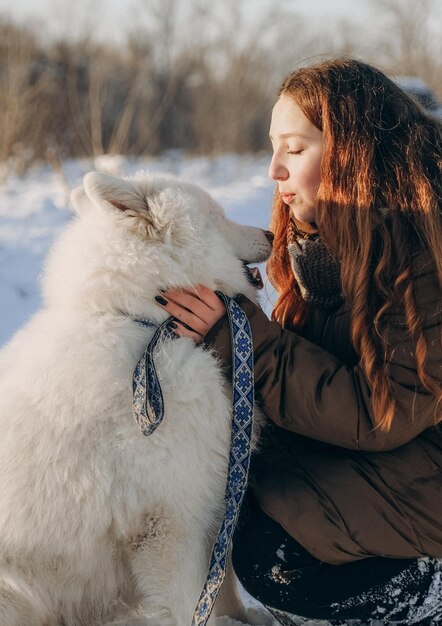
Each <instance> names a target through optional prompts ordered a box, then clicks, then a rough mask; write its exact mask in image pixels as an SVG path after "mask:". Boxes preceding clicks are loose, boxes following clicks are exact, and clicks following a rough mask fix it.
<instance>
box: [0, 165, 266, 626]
mask: <svg viewBox="0 0 442 626" xmlns="http://www.w3.org/2000/svg"><path fill="white" fill-rule="evenodd" d="M72 199H73V203H74V206H75V208H76V209H77V213H78V216H77V217H76V218H75V220H73V222H72V223H71V224H70V225H69V226H68V227H67V229H66V231H65V232H64V233H63V234H62V235H61V237H60V238H59V240H58V241H57V242H56V243H55V245H54V247H53V249H52V251H51V253H50V255H49V259H48V261H47V264H46V268H45V272H44V278H43V288H44V299H45V305H44V307H43V309H42V310H41V311H40V312H39V313H37V314H36V315H35V317H34V318H33V319H32V320H31V321H30V322H29V323H28V324H27V326H25V327H24V328H23V329H22V330H21V331H19V332H18V333H17V334H16V336H15V337H14V338H13V339H12V341H11V342H10V343H9V344H8V345H7V346H6V347H5V348H4V349H3V350H2V352H1V353H0V375H1V383H0V407H1V408H0V433H1V435H0V624H1V625H2V626H61V625H63V626H82V625H84V626H86V625H88V626H89V625H92V624H94V625H97V624H102V623H104V622H106V621H108V622H110V621H114V620H117V619H123V620H124V619H126V621H122V622H121V623H124V624H128V623H129V622H128V621H127V619H128V616H129V615H131V616H132V617H131V619H132V618H133V619H134V620H135V621H133V622H130V623H137V624H138V623H139V624H155V626H159V625H163V624H164V625H166V624H167V625H169V624H170V625H172V624H174V625H178V626H190V623H191V616H192V614H193V610H194V607H195V605H196V601H197V599H198V596H199V594H200V591H201V589H202V586H203V583H204V580H205V576H206V573H207V566H208V555H209V553H210V549H211V544H212V541H213V538H214V535H215V533H216V530H217V528H218V524H219V521H220V518H221V516H222V513H223V500H224V490H225V478H226V468H227V455H228V448H229V437H230V391H229V389H228V386H227V384H226V382H225V378H224V376H223V375H222V372H221V370H220V366H219V364H218V363H217V361H216V359H215V357H214V355H213V354H212V353H211V352H210V351H208V350H203V349H201V348H199V347H197V346H195V344H194V343H193V342H192V341H191V340H190V339H186V338H181V339H178V340H175V341H173V342H168V343H164V344H163V345H162V347H161V348H160V350H159V352H158V354H157V357H156V364H157V369H158V372H159V375H160V380H161V385H162V389H163V393H164V401H165V409H166V414H165V418H164V421H163V423H162V424H161V426H160V427H159V428H158V430H157V431H156V432H155V433H154V434H153V435H151V436H150V437H148V438H146V437H144V436H143V435H142V434H141V431H140V430H139V428H138V426H137V425H136V423H135V421H134V419H133V417H132V388H131V383H132V373H133V370H134V368H135V365H136V363H137V361H138V359H139V358H140V356H141V354H142V352H143V350H144V348H145V347H146V345H147V343H148V342H149V340H150V338H151V336H152V334H153V330H152V329H151V328H146V327H143V326H141V325H140V324H139V323H136V322H135V321H133V318H149V319H154V320H156V321H157V322H158V323H160V322H162V321H164V320H165V319H166V318H167V314H166V312H165V311H163V310H162V309H161V308H160V307H159V306H158V305H157V304H156V303H155V301H154V297H155V295H157V294H158V290H159V289H160V288H168V287H178V286H179V287H184V286H187V287H192V286H195V285H197V284H198V283H202V284H205V285H207V286H208V287H211V288H214V289H220V290H221V291H223V292H224V293H226V294H227V295H231V296H233V295H235V294H237V293H239V292H241V293H244V294H246V295H247V296H248V297H249V298H251V299H253V300H256V294H255V290H254V288H253V287H251V286H250V284H249V282H248V280H247V279H246V276H245V274H244V269H243V266H242V263H241V261H240V259H244V260H246V261H248V262H256V261H262V260H264V259H265V258H267V257H268V255H269V253H270V248H271V246H270V244H269V242H268V241H267V239H266V237H265V234H264V231H262V230H261V229H258V228H254V227H246V226H239V225H237V224H234V223H233V222H231V221H229V220H227V219H226V217H225V216H224V213H223V211H222V209H221V208H220V207H219V206H218V205H217V203H216V202H215V201H214V200H213V199H212V198H211V197H210V196H209V195H208V194H207V193H206V192H204V191H203V190H201V189H199V188H198V187H196V186H194V185H191V184H187V183H183V182H179V181H177V180H174V179H168V178H162V177H153V178H151V177H148V176H147V175H140V176H137V177H135V178H133V179H127V180H123V179H118V178H114V177H110V176H105V175H103V174H98V173H91V174H88V175H87V176H86V177H85V179H84V185H83V187H82V188H79V189H77V190H75V191H74V192H73V195H72ZM221 595H222V596H223V597H221V598H220V600H219V602H220V606H219V607H218V608H217V612H218V614H226V613H228V614H230V615H231V616H232V617H235V618H237V619H246V618H247V616H246V615H245V613H244V611H243V609H242V606H241V603H240V602H239V600H238V599H237V597H236V595H235V592H234V589H233V584H232V582H231V581H230V582H227V583H226V584H225V587H224V591H223V592H222V594H221ZM135 616H137V619H135Z"/></svg>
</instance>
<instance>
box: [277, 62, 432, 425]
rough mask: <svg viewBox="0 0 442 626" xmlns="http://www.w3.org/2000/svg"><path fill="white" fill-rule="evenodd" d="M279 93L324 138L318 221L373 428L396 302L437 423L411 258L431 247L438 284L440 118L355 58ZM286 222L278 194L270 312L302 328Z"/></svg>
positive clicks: (388, 409) (381, 417)
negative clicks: (367, 391)
mask: <svg viewBox="0 0 442 626" xmlns="http://www.w3.org/2000/svg"><path fill="white" fill-rule="evenodd" d="M281 95H285V96H290V97H292V98H293V99H294V101H295V102H296V104H297V105H298V106H299V107H300V108H301V110H302V112H303V113H304V115H305V116H306V117H307V119H308V120H309V121H310V122H311V123H312V124H313V125H314V126H316V127H317V128H318V129H319V130H321V131H322V133H323V155H322V162H321V184H320V187H319V189H318V195H317V226H318V228H319V231H320V234H321V237H322V238H323V239H324V241H325V242H326V244H327V245H328V246H329V248H330V249H331V251H332V252H333V253H334V254H335V256H336V258H338V259H339V261H340V264H341V282H342V291H343V294H344V297H345V299H346V301H347V302H348V303H349V305H350V307H351V338H352V342H353V345H354V347H355V349H356V351H357V353H358V354H359V358H360V364H361V366H362V369H363V371H364V374H365V376H366V378H367V381H368V383H369V385H370V387H371V390H372V405H373V412H374V419H375V423H376V427H379V428H381V429H382V430H384V431H388V430H389V429H390V427H391V424H392V421H393V418H394V412H395V401H394V398H393V394H392V391H391V387H390V379H389V376H388V337H387V333H388V325H387V324H384V323H383V322H384V321H385V319H384V316H385V314H386V313H387V312H388V311H389V310H390V309H392V307H397V306H400V307H401V308H402V310H403V311H404V312H405V323H406V327H407V331H408V333H409V336H410V337H411V338H412V340H413V341H414V344H415V361H416V369H417V374H418V378H419V381H420V383H421V384H422V386H423V387H424V388H425V389H426V390H427V391H429V392H430V393H431V394H432V395H433V396H434V397H435V398H436V399H437V407H438V409H437V412H436V414H435V423H437V422H439V421H440V420H442V415H441V414H440V410H439V405H440V401H441V400H442V387H441V385H440V383H439V382H438V381H437V380H435V379H434V378H433V377H432V376H431V375H430V374H428V373H427V372H426V371H425V361H426V356H427V348H428V346H427V342H426V340H425V336H424V333H423V329H422V316H421V315H420V312H419V310H418V307H417V304H416V297H415V287H414V284H413V276H412V274H413V259H412V256H413V254H414V253H415V252H417V251H418V250H426V251H427V253H428V254H429V258H430V260H431V261H432V263H433V264H434V268H435V271H436V275H437V277H438V280H439V285H441V284H442V220H441V208H442V182H441V169H442V125H441V124H440V122H438V121H437V120H435V119H432V118H431V117H430V116H429V115H428V114H427V113H425V111H424V110H423V109H422V108H421V107H420V105H418V104H417V103H416V102H415V101H414V100H412V99H411V98H410V97H409V96H408V95H407V94H405V93H404V92H403V91H402V90H401V89H400V88H399V87H398V86H397V85H396V84H395V83H394V82H393V81H392V80H390V79H389V78H387V76H385V75H384V74H383V73H382V72H380V71H379V70H377V69H376V68H374V67H372V66H370V65H367V64H365V63H362V62H359V61H356V60H354V59H348V58H340V59H333V60H328V61H325V62H322V63H320V64H317V65H313V66H310V67H304V68H301V69H299V70H297V71H295V72H294V73H293V74H291V75H290V76H288V78H287V79H286V80H285V81H284V83H283V84H282V86H281V88H280V90H279V93H278V96H281ZM289 219H290V218H289V208H288V206H287V205H285V204H284V202H283V201H282V198H281V196H280V194H279V192H278V191H277V190H276V192H275V198H274V203H273V209H272V219H271V225H270V228H271V229H272V231H273V232H274V235H275V238H274V244H273V254H272V256H271V258H270V260H269V261H268V264H267V273H268V276H269V279H270V281H271V283H272V284H273V285H274V287H275V289H276V290H277V292H278V294H279V297H278V300H277V302H276V304H275V307H274V310H273V314H272V317H273V319H276V320H278V321H279V322H280V323H281V324H283V325H284V326H286V327H287V326H288V327H292V328H297V327H298V328H299V327H300V326H302V323H303V321H304V320H305V318H306V315H307V311H308V305H307V304H306V303H305V302H304V301H303V300H302V298H301V296H300V292H299V288H298V287H297V284H296V280H295V278H294V276H293V272H292V271H291V265H290V259H289V255H288V252H287V228H288V225H289ZM436 313H438V314H439V313H440V310H439V311H437V312H436ZM439 319H440V316H439Z"/></svg>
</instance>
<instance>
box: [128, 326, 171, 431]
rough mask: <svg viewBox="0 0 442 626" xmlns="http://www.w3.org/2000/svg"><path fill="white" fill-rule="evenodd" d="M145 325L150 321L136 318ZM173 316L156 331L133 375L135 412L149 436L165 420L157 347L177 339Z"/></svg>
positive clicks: (136, 419)
mask: <svg viewBox="0 0 442 626" xmlns="http://www.w3.org/2000/svg"><path fill="white" fill-rule="evenodd" d="M136 321H138V322H140V323H142V324H144V325H145V326H151V325H152V324H151V323H150V322H149V321H145V320H136ZM171 321H172V318H168V319H167V320H166V321H165V322H163V323H162V324H161V326H159V327H158V328H157V330H156V331H155V334H154V336H153V337H152V339H151V340H150V342H149V344H148V346H147V348H146V350H145V351H144V353H143V355H142V357H141V359H140V360H139V361H138V363H137V366H136V368H135V371H134V374H133V377H132V393H133V414H134V418H135V421H136V423H137V424H138V426H139V427H140V429H141V432H142V433H143V435H146V437H148V436H149V435H151V434H152V433H153V432H154V430H156V429H157V428H158V426H159V425H160V424H161V422H162V421H163V417H164V399H163V392H162V391H161V385H160V381H159V380H158V375H157V370H156V368H155V361H154V356H155V348H156V347H157V344H158V342H159V341H160V339H161V340H164V339H176V338H177V337H178V335H177V334H176V333H175V332H174V330H173V329H172V328H171V326H170V322H171Z"/></svg>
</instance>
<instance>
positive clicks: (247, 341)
mask: <svg viewBox="0 0 442 626" xmlns="http://www.w3.org/2000/svg"><path fill="white" fill-rule="evenodd" d="M216 293H217V295H218V296H219V297H220V298H221V300H223V301H224V303H225V305H226V309H227V316H228V318H229V324H230V337H231V342H232V366H233V374H232V379H233V380H232V382H233V394H232V433H231V441H230V453H229V465H228V470H227V486H226V493H225V500H226V511H225V513H224V518H223V520H222V522H221V526H220V529H219V531H218V536H217V538H216V539H215V543H214V545H213V549H212V555H211V558H210V564H209V571H208V574H207V579H206V583H205V585H204V587H203V590H202V592H201V595H200V598H199V600H198V604H197V606H196V609H195V613H194V616H193V620H192V626H205V625H206V623H207V620H208V619H209V617H210V614H211V612H212V609H213V607H214V604H215V600H216V598H217V596H218V593H219V590H220V588H221V585H222V583H223V581H224V578H225V575H226V567H227V558H228V554H229V551H230V546H231V544H232V538H233V533H234V530H235V527H236V523H237V521H238V517H239V512H240V509H241V503H242V501H243V498H244V494H245V492H246V488H247V478H248V474H249V466H250V455H251V440H252V425H253V406H254V399H255V390H254V379H253V343H252V333H251V330H250V324H249V320H248V319H247V316H246V314H245V313H244V311H243V310H242V308H241V307H240V306H239V304H238V303H237V302H235V300H233V299H232V298H229V297H228V296H225V295H224V294H223V293H221V292H220V291H217V292H216Z"/></svg>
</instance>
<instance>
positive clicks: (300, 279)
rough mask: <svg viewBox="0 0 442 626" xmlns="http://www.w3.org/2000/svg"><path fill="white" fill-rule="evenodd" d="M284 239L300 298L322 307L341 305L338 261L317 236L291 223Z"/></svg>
mask: <svg viewBox="0 0 442 626" xmlns="http://www.w3.org/2000/svg"><path fill="white" fill-rule="evenodd" d="M287 239H288V242H287V244H288V245H287V251H288V253H289V255H290V262H291V265H292V270H293V274H294V276H295V279H296V282H297V284H298V287H299V292H300V295H301V298H302V299H303V300H304V301H305V302H310V303H311V304H313V305H315V306H318V307H319V308H322V309H334V308H336V307H337V306H339V305H340V304H342V302H343V301H344V298H343V295H342V289H341V270H340V265H339V261H338V260H337V259H336V258H335V257H334V256H333V255H332V253H331V252H330V249H329V247H328V246H327V244H326V243H325V242H324V241H323V239H321V237H320V235H319V234H314V235H307V236H306V235H305V233H302V231H299V230H298V229H297V228H296V226H295V224H294V223H293V222H291V228H290V229H289V233H288V238H287Z"/></svg>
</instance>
